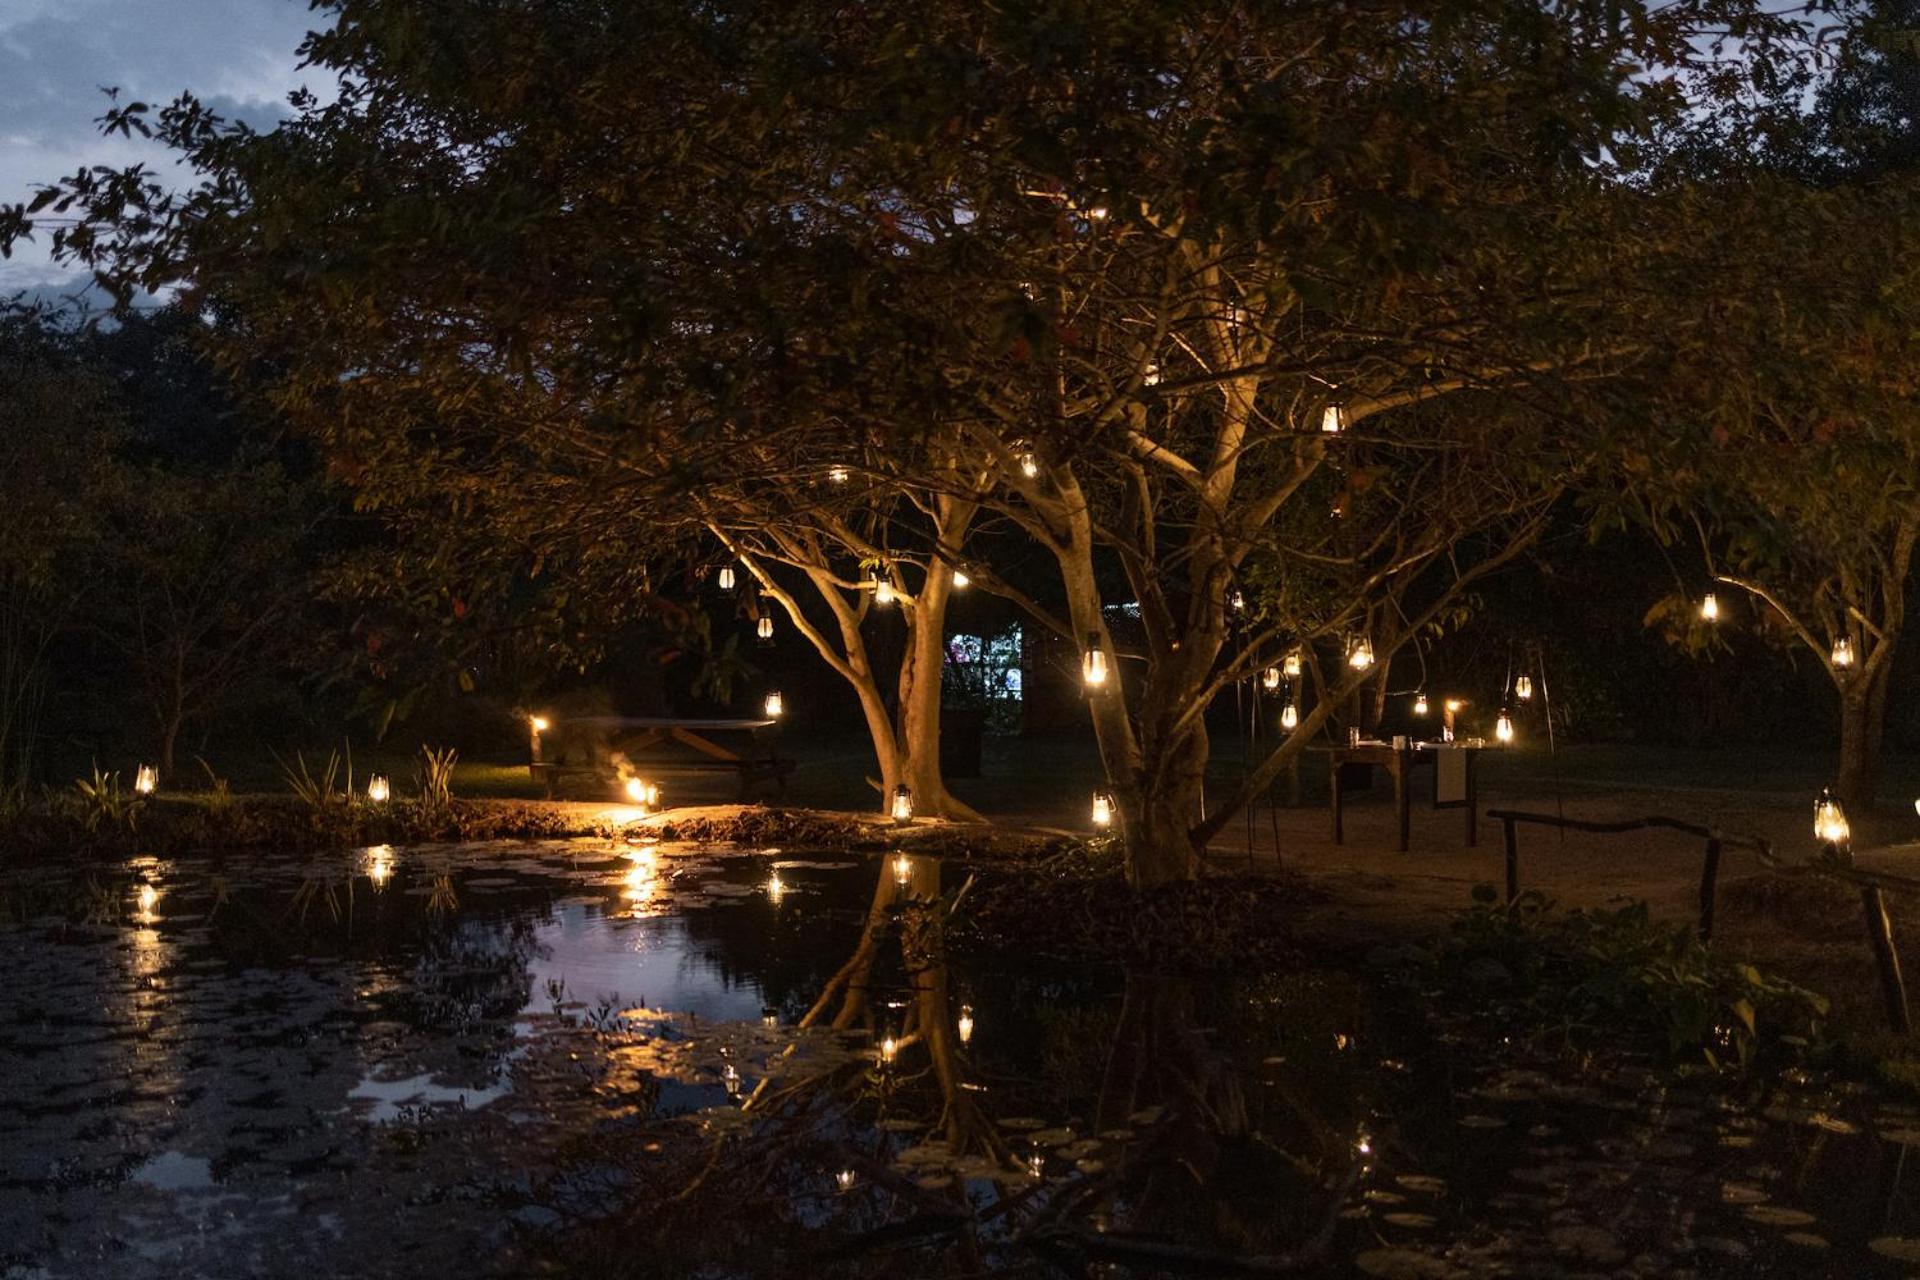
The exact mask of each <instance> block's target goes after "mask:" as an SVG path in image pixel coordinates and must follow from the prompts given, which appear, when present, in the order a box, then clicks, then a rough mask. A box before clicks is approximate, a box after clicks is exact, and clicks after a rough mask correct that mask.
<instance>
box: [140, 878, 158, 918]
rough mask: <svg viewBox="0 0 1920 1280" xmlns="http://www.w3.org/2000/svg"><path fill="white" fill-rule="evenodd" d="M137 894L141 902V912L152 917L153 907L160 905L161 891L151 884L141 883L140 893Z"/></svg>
mask: <svg viewBox="0 0 1920 1280" xmlns="http://www.w3.org/2000/svg"><path fill="white" fill-rule="evenodd" d="M135 896H136V898H137V899H138V901H139V903H140V914H141V915H143V916H148V917H151V916H152V915H153V909H154V908H155V907H157V906H159V905H160V891H159V890H158V889H156V888H154V887H153V886H152V885H150V884H143V885H141V886H140V891H139V893H138V894H137V895H135Z"/></svg>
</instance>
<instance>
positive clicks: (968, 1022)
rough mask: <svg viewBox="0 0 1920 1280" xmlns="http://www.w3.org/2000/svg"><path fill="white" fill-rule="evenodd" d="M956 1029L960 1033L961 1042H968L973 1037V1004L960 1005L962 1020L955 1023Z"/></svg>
mask: <svg viewBox="0 0 1920 1280" xmlns="http://www.w3.org/2000/svg"><path fill="white" fill-rule="evenodd" d="M954 1029H955V1030H956V1031H958V1032H959V1033H960V1043H961V1044H966V1043H967V1042H968V1041H970V1040H972V1039H973V1006H972V1005H970V1004H963V1005H961V1006H960V1020H959V1022H957V1023H955V1024H954Z"/></svg>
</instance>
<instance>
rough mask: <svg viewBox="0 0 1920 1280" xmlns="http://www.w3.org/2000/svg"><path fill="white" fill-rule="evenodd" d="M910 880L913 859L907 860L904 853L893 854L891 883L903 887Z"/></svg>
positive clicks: (911, 877)
mask: <svg viewBox="0 0 1920 1280" xmlns="http://www.w3.org/2000/svg"><path fill="white" fill-rule="evenodd" d="M912 879H913V859H912V858H909V857H908V856H907V855H906V854H904V853H896V854H894V855H893V882H894V883H895V884H897V885H905V884H906V883H907V882H908V881H909V880H912Z"/></svg>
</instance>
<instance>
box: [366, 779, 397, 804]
mask: <svg viewBox="0 0 1920 1280" xmlns="http://www.w3.org/2000/svg"><path fill="white" fill-rule="evenodd" d="M392 795H393V788H392V786H390V785H389V784H388V782H387V775H386V774H384V773H376V774H374V775H373V776H372V777H371V778H368V779H367V799H368V800H371V801H372V802H373V803H374V804H385V803H386V802H387V800H388V799H389V798H390V797H391V796H392Z"/></svg>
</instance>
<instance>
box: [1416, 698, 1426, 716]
mask: <svg viewBox="0 0 1920 1280" xmlns="http://www.w3.org/2000/svg"><path fill="white" fill-rule="evenodd" d="M1413 714H1415V715H1417V716H1423V715H1425V714H1427V695H1426V694H1425V693H1424V692H1421V693H1416V694H1414V695H1413Z"/></svg>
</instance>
